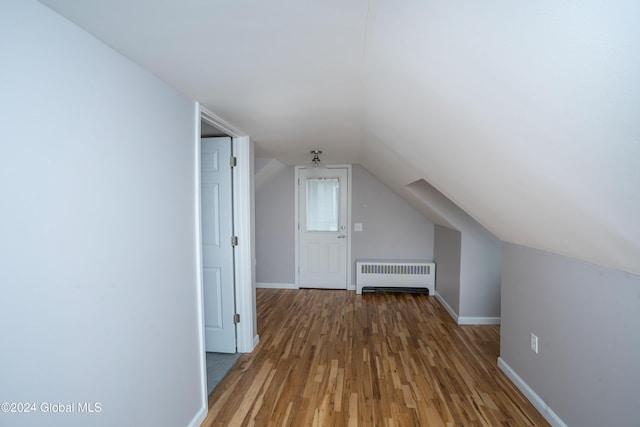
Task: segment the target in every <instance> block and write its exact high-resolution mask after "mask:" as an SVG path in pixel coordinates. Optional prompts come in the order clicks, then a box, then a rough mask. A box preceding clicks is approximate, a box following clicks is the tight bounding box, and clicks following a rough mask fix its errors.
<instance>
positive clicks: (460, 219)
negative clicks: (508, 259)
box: [406, 180, 502, 323]
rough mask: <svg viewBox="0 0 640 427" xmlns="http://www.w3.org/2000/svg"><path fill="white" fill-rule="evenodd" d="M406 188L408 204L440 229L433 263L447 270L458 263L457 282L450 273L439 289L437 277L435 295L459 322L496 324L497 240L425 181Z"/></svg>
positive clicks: (498, 301) (499, 243) (497, 296)
mask: <svg viewBox="0 0 640 427" xmlns="http://www.w3.org/2000/svg"><path fill="white" fill-rule="evenodd" d="M406 188H407V190H408V191H409V193H408V197H409V200H411V203H412V204H413V205H414V206H416V207H417V208H418V209H420V210H421V211H422V212H424V213H425V215H428V216H430V217H431V218H433V219H434V221H435V222H436V224H438V226H439V227H440V228H438V233H439V235H438V236H436V242H435V246H436V262H438V264H439V265H440V264H443V265H444V266H445V268H447V269H451V268H452V266H453V265H458V264H459V269H460V272H459V279H455V280H454V279H453V275H452V272H449V274H448V275H447V276H444V277H446V279H445V280H446V282H445V284H443V285H442V286H441V285H440V284H439V283H438V280H437V279H438V277H437V276H436V291H437V293H438V294H439V295H440V297H442V298H443V299H444V300H445V301H446V303H447V304H448V305H449V306H450V307H451V309H452V310H453V311H454V312H455V314H456V315H457V316H458V321H459V322H460V323H479V322H480V323H481V322H482V321H481V320H480V319H477V318H485V319H487V318H489V319H491V321H492V322H493V321H497V318H499V317H500V271H501V246H502V242H501V241H500V239H498V238H497V237H496V236H495V235H494V234H492V233H491V232H490V231H488V230H487V229H486V228H484V227H483V226H482V225H481V224H480V223H479V222H478V221H476V220H475V219H474V218H472V217H471V216H469V215H468V214H467V213H466V212H465V211H464V210H463V209H462V208H460V207H459V206H458V205H456V204H455V203H454V202H452V201H451V200H449V199H448V198H447V197H446V196H445V195H444V194H442V193H441V192H439V191H438V190H437V189H436V188H435V187H433V186H432V185H430V184H429V183H428V182H426V181H424V180H418V181H416V182H413V183H411V184H409V185H407V186H406ZM452 230H458V231H459V232H460V233H461V237H460V243H459V244H460V253H459V254H456V253H454V252H453V251H452V244H453V241H452V240H451V239H452V238H453V235H452V234H451V231H452ZM443 245H444V246H443ZM438 246H440V248H438ZM436 274H438V273H437V272H436ZM465 318H466V319H465Z"/></svg>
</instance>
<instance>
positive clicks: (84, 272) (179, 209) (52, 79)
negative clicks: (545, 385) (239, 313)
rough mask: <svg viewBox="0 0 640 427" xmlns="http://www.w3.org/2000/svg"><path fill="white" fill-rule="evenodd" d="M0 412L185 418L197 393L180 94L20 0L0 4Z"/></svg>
mask: <svg viewBox="0 0 640 427" xmlns="http://www.w3.org/2000/svg"><path fill="white" fill-rule="evenodd" d="M0 40H3V42H2V48H1V50H2V67H0V85H1V86H2V88H1V89H0V92H1V93H2V95H1V96H0V117H2V119H1V120H2V122H1V124H0V129H1V133H2V143H0V194H2V201H1V202H0V203H2V209H0V236H2V237H1V238H0V290H1V297H0V325H2V326H3V329H2V337H1V338H0V342H1V344H0V345H1V347H2V350H1V351H0V384H1V385H0V402H36V403H37V404H38V405H39V404H40V403H42V402H54V403H72V402H91V403H93V402H100V403H101V404H102V412H101V413H99V414H81V413H72V414H60V413H56V414H51V413H43V412H41V411H40V410H39V409H38V412H36V413H31V414H0V424H2V425H3V426H4V425H10V426H14V427H15V426H26V425H29V426H33V425H57V426H62V425H64V426H70V427H73V426H87V425H91V426H115V425H172V426H186V425H188V424H189V423H190V422H191V421H192V420H193V419H194V417H197V416H199V415H198V414H200V415H202V416H204V413H205V411H206V409H207V408H206V400H205V398H206V396H205V391H204V388H203V387H202V380H203V378H204V372H203V370H202V369H201V366H202V365H201V362H202V360H203V353H202V346H201V343H202V341H201V334H200V332H199V330H200V326H201V313H200V307H201V304H200V301H199V299H198V296H199V295H200V291H199V289H198V286H197V277H198V274H199V273H198V271H197V268H196V267H197V264H196V259H197V257H196V248H197V244H196V224H195V218H196V211H195V199H196V194H197V193H196V188H195V185H194V176H195V154H196V151H195V149H196V137H197V136H196V131H195V129H196V123H197V113H196V111H197V110H196V105H195V103H194V102H193V101H191V100H189V99H187V98H185V97H184V96H183V95H181V94H180V93H178V92H177V91H175V90H174V89H172V88H170V87H169V86H167V85H166V84H165V83H163V82H162V81H160V80H159V79H158V78H156V77H155V76H153V75H152V74H151V73H149V72H147V71H145V70H143V69H142V68H140V67H139V66H137V65H136V64H134V63H132V62H131V61H130V60H128V59H127V58H125V57H123V56H122V55H120V54H118V53H117V52H115V51H114V50H112V49H111V48H109V47H107V46H106V45H104V44H103V43H101V42H100V41H98V40H97V39H96V38H95V37H93V36H91V35H89V34H87V33H85V32H84V31H82V30H81V29H80V28H78V27H76V26H75V25H73V24H71V23H70V22H69V21H68V20H66V19H64V18H61V17H60V16H59V15H57V14H55V13H53V12H52V11H51V10H49V9H47V8H46V7H44V6H42V5H41V4H39V3H37V2H35V1H22V0H21V1H18V0H16V1H2V2H0Z"/></svg>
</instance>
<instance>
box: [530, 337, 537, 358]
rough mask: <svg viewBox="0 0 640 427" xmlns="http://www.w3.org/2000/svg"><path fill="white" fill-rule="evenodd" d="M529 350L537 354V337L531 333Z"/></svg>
mask: <svg viewBox="0 0 640 427" xmlns="http://www.w3.org/2000/svg"><path fill="white" fill-rule="evenodd" d="M531 350H533V351H534V352H535V353H536V354H538V337H537V336H536V335H534V334H531Z"/></svg>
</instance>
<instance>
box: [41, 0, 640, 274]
mask: <svg viewBox="0 0 640 427" xmlns="http://www.w3.org/2000/svg"><path fill="white" fill-rule="evenodd" d="M42 3H44V4H46V5H48V6H49V7H51V8H53V9H54V10H56V11H58V12H59V13H60V14H62V15H63V16H65V17H67V18H68V19H70V20H71V21H73V22H75V23H77V24H78V25H80V26H81V27H83V28H85V29H86V30H87V31H89V32H91V33H93V34H94V35H95V36H96V37H98V38H100V39H102V40H104V41H105V42H106V43H107V44H109V45H111V46H112V47H114V48H115V49H117V50H118V51H120V52H122V53H123V54H124V55H126V56H128V57H130V58H131V59H133V60H134V61H135V62H137V63H139V64H141V65H142V66H144V67H146V68H148V69H149V70H151V71H152V72H153V73H154V74H156V75H158V76H159V77H161V78H162V79H164V80H165V81H167V82H168V83H169V84H171V85H172V86H174V87H176V88H177V89H178V90H180V91H182V92H183V93H185V94H186V95H188V96H190V97H191V98H193V99H196V100H199V101H200V102H201V103H202V104H203V106H205V107H206V108H207V109H208V110H210V111H212V112H213V113H215V114H216V115H218V116H220V117H221V118H223V119H224V120H226V121H227V122H229V123H231V124H233V125H234V126H235V127H236V128H238V129H241V130H242V131H243V132H245V133H247V134H249V135H251V136H252V139H253V140H254V141H255V142H256V153H257V155H258V156H261V157H270V158H276V159H278V160H279V161H281V162H283V163H287V164H301V163H306V162H308V161H309V155H308V152H309V150H311V149H315V148H317V149H321V150H323V151H324V152H325V155H324V156H323V157H322V160H323V162H325V163H347V162H353V163H360V164H362V165H364V166H365V167H366V168H367V169H368V170H369V171H370V172H372V173H373V174H374V175H376V176H377V177H378V178H379V179H381V180H383V181H384V182H385V183H387V184H388V185H389V186H390V187H392V188H393V189H394V190H396V191H397V192H398V193H400V194H402V195H404V196H405V197H406V198H407V199H408V200H410V201H412V203H414V205H417V206H418V207H419V208H422V209H423V211H424V212H425V214H427V215H429V213H430V212H431V209H430V208H429V207H428V206H421V205H420V202H418V201H417V200H419V198H416V197H415V194H414V192H412V191H409V189H408V188H407V185H409V184H411V183H413V182H416V181H419V180H424V181H426V182H428V183H429V184H431V185H433V186H434V187H435V188H437V189H438V190H439V191H440V192H442V194H444V195H445V196H446V197H447V198H449V199H450V200H452V201H453V202H454V203H456V204H457V205H458V206H460V207H461V208H462V209H463V210H464V211H466V212H467V213H468V214H469V215H471V216H472V217H473V218H475V219H476V220H477V221H478V222H480V223H481V224H483V225H484V226H485V227H486V228H488V229H489V230H490V231H492V232H493V233H494V234H496V235H497V236H498V237H500V238H501V239H503V240H505V241H509V242H513V243H518V244H522V245H526V246H531V247H534V248H538V249H543V250H548V251H550V252H554V253H558V254H562V255H567V256H570V257H573V258H577V259H581V260H585V261H589V262H594V263H596V264H600V265H605V266H609V267H614V268H617V269H620V270H623V271H627V272H631V273H635V274H640V166H639V163H640V26H639V25H637V20H638V17H640V2H637V1H635V0H613V1H607V2H558V1H537V2H525V1H515V2H505V1H501V0H487V1H484V2H460V1H445V0H438V1H424V0H422V1H420V0H379V1H375V0H370V1H365V0H352V1H347V2H345V1H337V0H328V1H322V2H304V1H302V2H301V1H298V0H274V1H270V2H255V1H246V0H235V1H222V0H214V1H201V0H181V1H178V0H175V1H168V0H165V1H160V2H158V1H155V0H137V1H130V0H126V1H125V0H109V1H106V0H42ZM414 190H415V189H414Z"/></svg>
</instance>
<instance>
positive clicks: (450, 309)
mask: <svg viewBox="0 0 640 427" xmlns="http://www.w3.org/2000/svg"><path fill="white" fill-rule="evenodd" d="M435 296H436V299H437V300H438V301H440V304H442V306H443V307H444V309H445V310H447V313H449V316H451V317H452V318H453V320H455V322H456V323H458V314H457V313H456V312H455V311H453V308H451V306H450V305H449V303H448V302H447V301H445V299H444V298H442V295H440V294H439V293H438V291H436V294H435Z"/></svg>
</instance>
